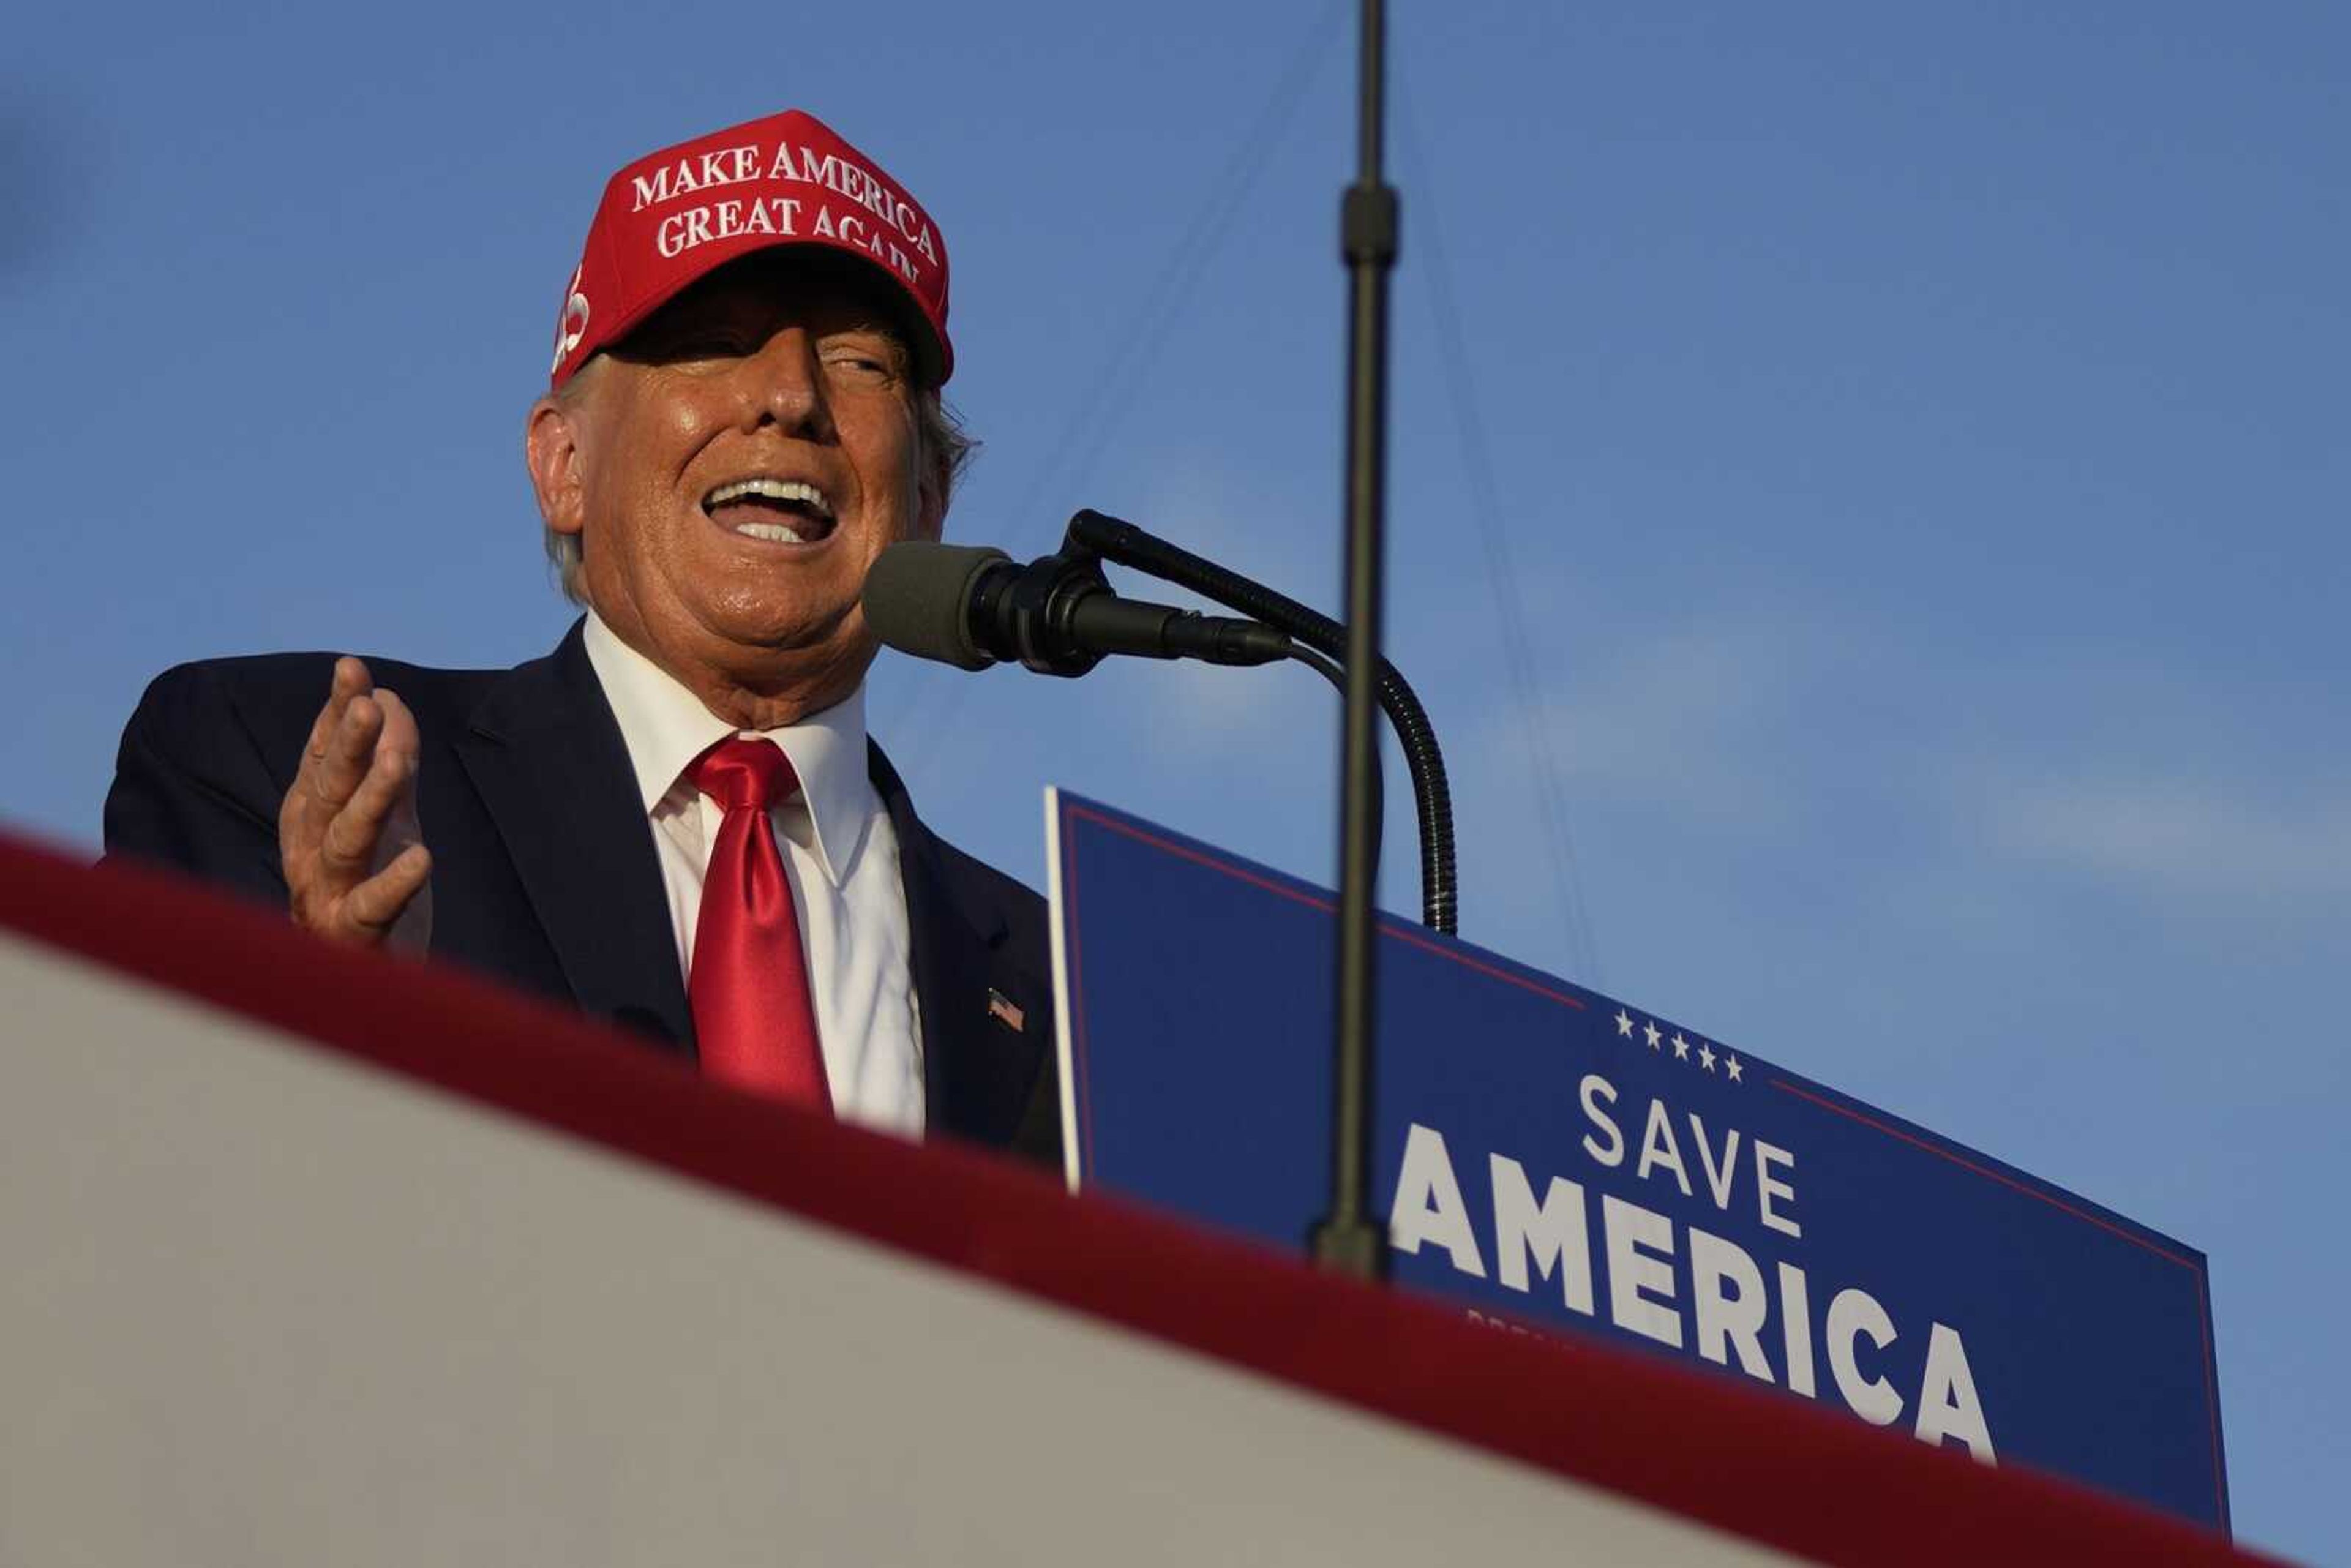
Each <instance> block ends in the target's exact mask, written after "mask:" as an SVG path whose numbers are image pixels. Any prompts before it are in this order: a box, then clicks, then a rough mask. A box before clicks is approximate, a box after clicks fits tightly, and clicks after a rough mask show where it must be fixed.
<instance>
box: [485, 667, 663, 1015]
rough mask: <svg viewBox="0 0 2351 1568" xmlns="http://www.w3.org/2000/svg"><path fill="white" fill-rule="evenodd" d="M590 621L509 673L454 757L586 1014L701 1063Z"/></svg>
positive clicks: (647, 829)
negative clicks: (583, 636)
mask: <svg viewBox="0 0 2351 1568" xmlns="http://www.w3.org/2000/svg"><path fill="white" fill-rule="evenodd" d="M581 624H582V623H580V622H574V623H573V624H572V627H571V631H570V632H569V634H568V635H567V636H566V637H565V638H564V639H563V642H562V643H561V645H560V646H559V647H558V648H557V649H556V651H555V652H554V653H552V654H550V655H549V657H547V658H544V659H538V660H534V661H533V662H531V663H530V664H523V665H520V666H518V667H517V668H516V669H514V670H513V671H511V672H509V673H508V674H506V675H505V676H503V677H501V678H500V679H499V681H498V682H497V684H496V685H495V686H493V687H492V688H491V690H490V694H489V695H488V696H487V697H486V699H485V700H484V701H483V703H482V705H481V706H480V707H478V708H477V709H475V713H474V716H473V724H472V727H471V729H470V731H469V732H468V733H467V734H466V735H465V736H464V737H462V738H460V739H459V741H458V743H457V753H458V756H459V758H460V759H461V760H462V761H463V762H464V764H465V770H466V772H467V773H468V774H469V775H470V776H471V777H472V779H473V781H474V787H475V789H477V790H479V791H480V792H481V797H482V801H483V804H484V805H485V806H486V808H487V809H488V810H489V813H490V816H491V818H492V820H493V821H496V824H497V828H498V833H499V835H500V837H501V838H503V839H504V840H505V842H506V847H507V854H508V856H509V857H511V858H512V860H513V862H514V867H515V871H516V873H517V875H518V876H519V877H520V878H521V880H522V884H523V888H524V891H525V892H526V893H527V894H528V897H529V899H530V905H531V909H532V912H533V913H534V914H536V915H538V923H539V925H541V926H542V927H543V928H544V929H545V930H546V932H547V937H548V941H549V944H550V945H551V946H553V947H554V949H555V956H556V959H557V962H558V963H559V964H560V965H561V966H562V968H563V976H564V978H565V980H566V981H567V982H568V983H569V985H570V987H571V991H572V995H573V996H574V997H575V998H578V1000H579V1003H580V1007H581V1008H582V1009H585V1010H586V1011H587V1012H589V1013H590V1014H594V1015H596V1016H599V1017H602V1018H606V1019H612V1020H613V1021H615V1022H617V1023H620V1024H622V1025H623V1026H625V1027H628V1028H632V1029H634V1030H638V1031H639V1032H642V1033H645V1034H649V1035H652V1036H654V1037H655V1038H657V1039H658V1040H661V1041H663V1042H664V1043H665V1044H667V1045H668V1046H670V1047H671V1048H672V1049H674V1050H677V1051H682V1052H684V1053H685V1054H688V1055H691V1054H692V1052H693V1049H694V1047H693V1041H694V1025H693V1020H692V1015H691V1014H690V1013H689V1011H688V1009H687V1007H686V999H685V987H684V982H683V981H682V980H681V979H680V977H679V976H678V972H677V939H676V936H675V934H674V931H673V930H672V928H671V925H670V917H669V897H668V894H667V893H666V891H665V890H664V886H663V883H662V874H661V862H660V861H659V859H658V858H657V855H656V852H655V850H654V847H653V826H652V824H651V823H650V822H649V821H647V820H646V818H645V811H644V803H643V801H642V800H639V799H638V798H637V790H636V785H635V782H634V779H635V776H634V774H633V773H632V770H631V768H630V766H629V757H628V749H627V747H626V745H625V744H624V743H623V742H622V739H621V728H620V726H619V724H618V723H617V722H615V721H614V719H613V717H612V710H611V706H609V705H608V704H607V703H606V702H605V700H604V692H603V688H602V687H601V685H598V684H597V681H596V673H595V669H594V667H593V666H592V665H590V664H589V662H588V651H587V648H586V646H585V645H584V644H583V643H581V641H580V629H581Z"/></svg>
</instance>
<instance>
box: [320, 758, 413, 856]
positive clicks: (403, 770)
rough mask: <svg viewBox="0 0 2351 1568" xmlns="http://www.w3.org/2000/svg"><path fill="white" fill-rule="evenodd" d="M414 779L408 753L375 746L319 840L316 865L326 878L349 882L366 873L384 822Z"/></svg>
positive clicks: (381, 833) (381, 834) (411, 761)
mask: <svg viewBox="0 0 2351 1568" xmlns="http://www.w3.org/2000/svg"><path fill="white" fill-rule="evenodd" d="M414 776H415V761H414V759H413V756H412V755H411V754H410V753H408V752H405V751H393V750H391V749H390V748H388V747H378V749H377V751H376V754H375V761H374V763H373V765H372V766H371V767H370V768H368V770H367V773H366V775H365V776H364V777H362V778H361V779H360V783H359V787H358V788H357V789H353V790H352V791H351V794H350V800H346V801H345V802H344V803H343V806H342V809H341V810H339V811H337V812H336V813H335V815H334V819H333V820H332V821H329V822H328V824H327V831H326V832H325V833H323V834H322V835H320V837H319V866H320V868H321V869H322V870H324V871H325V872H326V873H327V874H328V875H329V877H331V878H332V879H333V880H334V881H336V882H338V883H353V882H357V881H358V880H359V879H360V877H362V876H365V875H366V874H367V872H368V868H369V867H370V866H371V864H373V862H374V861H375V852H376V841H378V840H379V839H381V837H382V836H383V828H384V823H385V822H386V821H388V820H389V819H390V817H391V816H392V809H393V808H394V807H395V806H396V805H398V804H399V803H400V801H401V799H402V793H403V791H405V790H406V789H407V788H408V782H409V780H410V779H412V778H413V777H414Z"/></svg>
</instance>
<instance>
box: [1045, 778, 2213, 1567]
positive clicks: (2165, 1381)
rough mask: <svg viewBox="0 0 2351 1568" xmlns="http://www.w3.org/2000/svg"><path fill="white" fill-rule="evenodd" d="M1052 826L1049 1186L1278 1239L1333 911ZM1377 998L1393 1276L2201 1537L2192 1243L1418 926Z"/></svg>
mask: <svg viewBox="0 0 2351 1568" xmlns="http://www.w3.org/2000/svg"><path fill="white" fill-rule="evenodd" d="M1048 815H1049V821H1050V834H1051V843H1052V862H1053V883H1054V889H1053V894H1054V918H1055V932H1054V940H1055V956H1056V968H1057V971H1058V972H1057V977H1056V979H1057V984H1058V985H1059V986H1060V988H1061V1020H1062V1038H1061V1050H1062V1083H1063V1093H1064V1104H1063V1111H1064V1117H1065V1130H1066V1131H1067V1133H1068V1134H1069V1136H1068V1138H1067V1144H1068V1147H1069V1150H1070V1159H1071V1175H1072V1177H1073V1179H1075V1180H1078V1181H1081V1182H1082V1183H1085V1184H1088V1185H1099V1186H1103V1187H1107V1188H1111V1189H1113V1190H1116V1191H1119V1192H1123V1193H1127V1194H1131V1195H1133V1196H1134V1197H1141V1198H1144V1199H1146V1200H1148V1201H1151V1202H1154V1203H1156V1204H1160V1205H1162V1206H1165V1207H1169V1208H1172V1209H1175V1210H1177V1211H1179V1212H1182V1213H1185V1214H1188V1215H1190V1216H1192V1217H1194V1218H1198V1219H1201V1220H1204V1221H1207V1222H1208V1223H1210V1224H1213V1225H1217V1226H1219V1227H1222V1228H1228V1229H1231V1230H1235V1231H1238V1232H1240V1233H1243V1234H1245V1235H1248V1236H1251V1237H1254V1238H1257V1239H1261V1240H1264V1241H1268V1242H1270V1243H1273V1244H1274V1245H1277V1246H1280V1247H1283V1248H1287V1249H1293V1250H1294V1249H1299V1248H1301V1246H1302V1244H1303V1241H1304V1238H1305V1235H1306V1232H1307V1228H1308V1227H1309V1225H1310V1224H1311V1222H1312V1220H1313V1219H1314V1218H1315V1217H1316V1216H1317V1215H1318V1214H1319V1213H1320V1212H1321V1211H1322V1208H1323V1207H1325V1206H1326V1204H1327V1201H1328V1196H1329V1195H1328V1182H1329V1155H1328V1141H1329V1136H1330V1104H1329V1100H1330V1089H1329V1085H1330V1052H1331V1034H1332V996H1331V992H1332V978H1331V975H1332V955H1333V946H1334V942H1335V939H1336V938H1335V928H1336V923H1335V921H1334V919H1333V917H1332V911H1333V907H1334V905H1333V901H1332V895H1331V894H1329V893H1327V892H1326V891H1324V890H1323V889H1321V888H1317V887H1314V886H1311V885H1310V884H1308V883H1301V882H1298V881H1296V880H1294V879H1292V878H1290V877H1286V876H1283V875H1281V874H1280V873H1276V872H1272V871H1270V870H1267V869H1266V868H1264V867H1262V866H1259V865H1255V864H1252V863H1251V862H1247V861H1243V860H1239V859H1238V858H1236V857H1234V856H1231V855H1228V854H1226V853H1224V852H1221V851H1218V850H1216V849H1213V848H1211V847H1209V846H1207V845H1205V844H1202V843H1199V842H1197V841H1194V840H1190V839H1186V838H1184V837H1182V836H1180V835H1178V834H1175V833H1171V832H1168V831H1165V830H1164V829H1160V828H1157V827H1154V826H1153V825H1151V824H1150V823H1147V822H1144V821H1139V820H1137V819H1135V818H1133V817H1128V816H1125V815H1123V814H1122V813H1120V812H1117V811H1113V810H1109V809H1107V808H1105V807H1102V806H1099V805H1096V804H1093V803H1092V802H1090V801H1086V800H1081V799H1079V798H1077V797H1075V796H1071V795H1068V794H1065V793H1059V792H1056V793H1055V794H1054V795H1052V796H1050V797H1049V812H1048ZM1379 978H1380V985H1379V1019H1380V1030H1379V1040H1380V1055H1379V1063H1378V1071H1377V1078H1376V1083H1377V1089H1376V1102H1375V1103H1376V1107H1377V1111H1376V1119H1375V1127H1374V1139H1375V1142H1374V1150H1375V1162H1374V1163H1375V1172H1374V1202H1375V1205H1376V1207H1377V1211H1378V1212H1379V1213H1380V1214H1382V1215H1384V1216H1390V1217H1391V1224H1392V1230H1393V1234H1394V1236H1395V1242H1396V1252H1395V1259H1394V1262H1395V1270H1394V1275H1395V1280H1396V1281H1398V1282H1399V1283H1401V1284H1405V1285H1407V1286H1411V1287H1415V1288H1417V1289H1423V1290H1427V1291H1437V1292H1440V1293H1443V1294H1445V1295H1447V1296H1449V1297H1453V1298H1455V1299H1458V1300H1460V1301H1466V1302H1468V1304H1469V1305H1470V1307H1471V1309H1472V1311H1473V1312H1476V1313H1478V1314H1479V1315H1481V1316H1484V1317H1486V1318H1488V1319H1490V1320H1492V1321H1494V1322H1496V1323H1497V1324H1498V1325H1501V1324H1509V1325H1524V1324H1537V1325H1542V1326H1558V1327H1565V1328H1568V1329H1572V1330H1574V1331H1578V1332H1583V1333H1596V1334H1599V1335H1601V1336H1602V1337H1604V1338H1607V1339H1610V1340H1613V1341H1615V1342H1616V1343H1621V1344H1627V1345H1632V1346H1635V1347H1638V1348H1641V1349H1644V1350H1647V1351H1652V1352H1656V1353H1659V1354H1668V1355H1678V1356H1681V1357H1683V1358H1686V1359H1688V1360H1690V1361H1692V1362H1694V1363H1698V1364H1719V1365H1720V1366H1721V1367H1722V1369H1723V1371H1724V1373H1725V1375H1734V1376H1737V1375H1745V1376H1749V1377H1753V1378H1756V1379H1758V1380H1759V1381H1767V1382H1769V1383H1771V1385H1774V1386H1776V1387H1780V1388H1782V1389H1790V1388H1792V1387H1794V1388H1795V1389H1796V1391H1797V1392H1799V1393H1801V1392H1802V1385H1803V1384H1805V1383H1806V1382H1807V1381H1809V1384H1810V1393H1811V1396H1812V1397H1813V1398H1814V1399H1815V1400H1817V1401H1818V1402H1819V1403H1821V1404H1823V1405H1825V1406H1829V1407H1831V1408H1837V1409H1851V1410H1854V1411H1855V1412H1856V1413H1858V1414H1862V1415H1864V1416H1865V1418H1874V1419H1876V1422H1877V1424H1878V1425H1883V1426H1891V1427H1894V1428H1895V1429H1896V1430H1900V1431H1907V1432H1914V1433H1917V1434H1918V1435H1919V1436H1921V1437H1924V1438H1926V1440H1928V1441H1933V1442H1938V1443H1940V1444H1943V1445H1947V1446H1950V1447H1953V1448H1962V1449H1964V1450H1966V1451H1970V1452H1975V1453H1977V1455H1978V1457H1979V1458H1986V1457H1989V1458H1992V1459H1993V1460H1994V1461H1995V1462H1998V1463H2002V1464H2009V1463H2022V1464H2029V1465H2032V1466H2035V1467H2037V1468H2039V1469H2046V1470H2052V1471H2055V1472H2057V1473H2059V1474H2062V1475H2066V1476H2071V1477H2073V1478H2074V1479H2079V1480H2083V1481H2086V1482H2089V1483H2091V1484H2093V1485H2095V1486H2098V1487H2103V1488H2105V1489H2106V1490H2111V1491H2114V1492H2116V1493H2119V1494H2121V1495H2123V1496H2126V1497H2129V1498H2134V1499H2137V1500H2140V1501H2142V1502H2146V1503H2150V1504H2153V1505H2154V1506H2156V1507H2158V1508H2161V1509H2165V1510H2168V1511H2171V1512H2174V1513H2179V1514H2182V1515H2185V1516H2186V1517H2188V1518H2189V1519H2192V1520H2196V1521H2199V1522H2201V1523H2204V1524H2207V1525H2211V1526H2214V1527H2216V1528H2220V1529H2224V1530H2225V1529H2226V1528H2227V1527H2228V1518H2229V1502H2228V1486H2227V1480H2226V1476H2225V1470H2224V1466H2223V1461H2222V1454H2221V1446H2220V1396H2219V1391H2218V1387H2217V1385H2216V1383H2215V1380H2214V1376H2213V1370H2212V1341H2211V1327H2210V1294H2209V1291H2208V1289H2207V1285H2206V1280H2205V1267H2204V1257H2203V1254H2202V1253H2200V1252H2198V1251H2196V1250H2194V1249H2191V1248H2188V1247H2184V1246H2182V1245H2180V1244H2179V1242H2177V1241H2174V1240H2172V1239H2169V1238H2168V1237H2166V1236H2163V1235H2161V1234H2159V1233H2158V1232H2156V1231H2152V1230H2149V1229H2147V1228H2146V1227H2144V1226H2140V1225H2137V1224H2134V1223H2132V1222H2131V1221H2130V1220H2127V1219H2125V1218H2122V1217H2121V1216H2119V1215H2117V1214H2114V1213H2112V1212H2110V1211H2109V1210H2106V1209H2104V1208H2101V1207H2098V1206H2097V1205H2095V1204H2093V1203H2090V1202H2088V1201H2086V1200H2085V1199H2083V1198H2079V1197H2074V1195H2072V1194H2071V1193H2068V1192H2065V1191H2064V1190H2063V1189H2061V1188H2058V1187H2054V1186H2050V1185H2049V1184H2048V1183H2046V1182H2043V1181H2040V1180H2037V1179H2035V1178H2034V1177H2032V1176H2027V1175H2025V1174H2024V1173H2023V1172H2022V1171H2020V1170H2017V1169H2015V1168H2014V1167H2012V1166H2006V1165H2003V1164H2001V1162H2000V1161H1998V1160H1995V1159H1992V1158H1991V1157H1990V1156H1988V1155H1980V1154H1977V1153H1975V1152H1974V1151H1973V1150H1970V1149H1968V1148H1965V1147H1962V1146H1961V1145H1958V1144H1954V1143H1952V1142H1950V1141H1949V1139H1946V1138H1941V1137H1938V1136H1937V1135H1936V1134H1932V1133H1929V1132H1928V1131H1926V1130H1925V1129H1924V1128H1921V1127H1917V1126H1914V1125H1912V1124H1909V1123H1907V1122H1904V1121H1902V1120H1901V1119H1900V1118H1898V1117H1896V1116H1891V1115H1888V1114H1887V1113H1885V1112H1882V1111H1878V1110H1876V1109H1873V1108H1872V1107H1870V1106H1867V1105H1865V1104H1862V1103H1860V1102H1858V1101H1855V1100H1852V1099H1849V1098H1847V1097H1846V1096H1844V1095H1842V1094H1839V1093H1838V1092H1835V1091H1834V1090H1833V1089H1830V1088H1827V1087H1826V1086H1824V1085H1823V1084H1820V1083H1815V1082H1813V1081H1812V1080H1810V1079H1807V1078H1804V1077H1802V1076H1800V1075H1799V1074H1796V1073H1793V1072H1790V1071H1786V1070H1785V1069H1783V1068H1781V1067H1778V1066H1775V1065H1774V1064H1772V1063H1771V1062H1768V1061H1761V1060H1760V1059H1758V1058H1755V1057H1753V1056H1750V1055H1749V1054H1747V1053H1746V1052H1744V1051H1736V1050H1734V1049H1732V1048H1730V1047H1729V1046H1727V1045H1725V1044H1724V1043H1723V1042H1722V1041H1720V1040H1715V1039H1712V1038H1710V1037H1708V1038H1701V1037H1700V1036H1698V1035H1697V1034H1695V1033H1693V1032H1691V1031H1690V1030H1687V1029H1682V1028H1679V1027H1677V1026H1676V1025H1675V1024H1674V1023H1673V1022H1671V1021H1670V1020H1669V1019H1665V1018H1663V1017H1660V1016H1658V1015H1657V1014H1655V1013H1652V1012H1648V1011H1646V1010H1644V1009H1637V1008H1635V1007H1633V1006H1631V1005H1630V1004H1629V1003H1620V1002H1618V1001H1616V1000H1614V998H1608V997H1604V996H1602V995H1600V994H1599V993H1597V992H1594V991H1588V990H1585V989H1583V988H1582V987H1579V986H1575V985H1573V984H1571V983H1569V982H1567V981H1565V980H1562V979H1558V978H1556V977H1552V976H1549V975H1544V974H1541V973H1539V972H1537V971H1535V970H1532V969H1529V968H1526V967H1523V966H1521V965H1518V964H1514V963H1512V962H1510V960H1509V959H1507V958H1503V957H1499V956H1496V955H1494V954H1491V953H1488V952H1486V951H1484V950H1482V949H1480V948H1478V947H1473V946H1469V945H1468V944H1467V943H1463V942H1457V941H1454V940H1451V939H1450V938H1447V937H1443V936H1436V935H1434V934H1433V933H1430V932H1427V931H1426V930H1423V929H1422V928H1420V927H1418V926H1415V925H1405V924H1403V923H1401V922H1393V921H1385V922H1383V924H1382V926H1381V946H1380V957H1379ZM1652 1106H1656V1107H1660V1109H1656V1110H1652V1108H1651V1107H1652ZM1653 1119H1656V1120H1657V1121H1661V1122H1662V1124H1663V1128H1664V1130H1663V1131H1659V1130H1658V1129H1657V1127H1656V1125H1654V1124H1653ZM1610 1129H1613V1134H1612V1132H1611V1130H1610ZM1734 1134H1735V1140H1736V1141H1735V1143H1734V1142H1733V1138H1734ZM1612 1156H1613V1162H1612ZM1677 1166H1678V1168H1679V1172H1680V1174H1679V1176H1677V1174H1676V1167H1677ZM1407 1172H1408V1173H1409V1179H1408V1180H1406V1181H1404V1182H1403V1183H1402V1186H1403V1189H1404V1190H1403V1191H1402V1192H1401V1193H1399V1185H1400V1177H1403V1176H1405V1175H1406V1174H1407ZM1554 1184H1556V1185H1554ZM1767 1184H1768V1186H1767ZM1685 1186H1687V1191H1685V1190H1684V1188H1685ZM1579 1224H1580V1227H1581V1239H1582V1244H1581V1245H1580V1246H1579V1245H1578V1244H1577V1241H1578V1235H1579V1230H1578V1227H1579ZM1473 1270H1474V1271H1473ZM1513 1274H1515V1275H1516V1276H1517V1278H1516V1279H1513V1278H1511V1277H1510V1276H1511V1275H1513ZM1889 1336H1890V1337H1889ZM1668 1339H1671V1340H1677V1342H1678V1343H1666V1341H1667V1340H1668ZM1897 1404H1898V1411H1897V1410H1896V1405H1897ZM1922 1427H1923V1428H1924V1429H1923V1430H1922V1429H1921V1428H1922Z"/></svg>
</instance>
